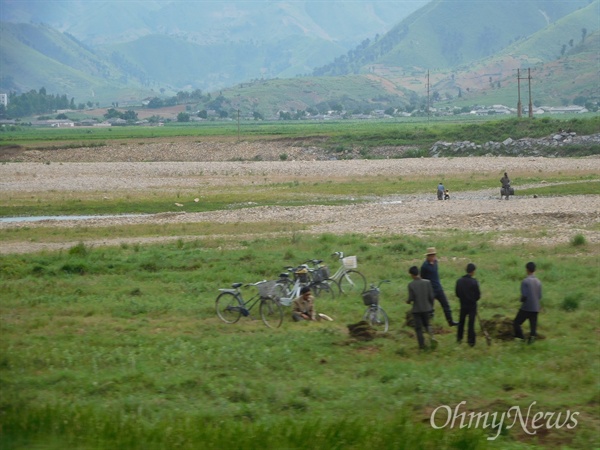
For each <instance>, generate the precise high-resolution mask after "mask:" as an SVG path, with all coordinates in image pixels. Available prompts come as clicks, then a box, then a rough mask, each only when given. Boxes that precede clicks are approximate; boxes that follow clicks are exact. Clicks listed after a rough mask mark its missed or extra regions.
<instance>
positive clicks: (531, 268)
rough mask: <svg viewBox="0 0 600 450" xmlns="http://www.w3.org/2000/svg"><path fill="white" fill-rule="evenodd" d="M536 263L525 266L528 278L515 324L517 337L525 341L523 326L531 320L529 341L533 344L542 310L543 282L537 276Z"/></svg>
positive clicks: (524, 284)
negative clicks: (539, 314)
mask: <svg viewBox="0 0 600 450" xmlns="http://www.w3.org/2000/svg"><path fill="white" fill-rule="evenodd" d="M535 269H536V266H535V263H534V262H533V261H530V262H528V263H527V264H525V270H526V271H527V278H525V279H524V280H523V281H522V282H521V308H520V309H519V312H518V313H517V317H515V320H514V322H513V327H514V331H515V337H516V338H517V339H521V340H525V336H524V335H523V329H522V328H521V325H523V323H524V322H525V321H526V320H529V340H528V343H530V344H531V343H532V342H533V341H534V340H535V337H536V336H537V318H538V313H539V312H540V310H541V309H542V305H541V300H542V282H541V281H540V280H539V279H538V278H537V277H536V276H535Z"/></svg>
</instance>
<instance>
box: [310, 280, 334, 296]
mask: <svg viewBox="0 0 600 450" xmlns="http://www.w3.org/2000/svg"><path fill="white" fill-rule="evenodd" d="M310 288H311V289H312V291H313V292H314V293H315V297H316V298H322V299H325V300H333V299H334V298H335V289H336V288H335V287H334V286H333V285H329V284H327V283H325V282H324V281H321V282H319V283H314V284H311V285H310Z"/></svg>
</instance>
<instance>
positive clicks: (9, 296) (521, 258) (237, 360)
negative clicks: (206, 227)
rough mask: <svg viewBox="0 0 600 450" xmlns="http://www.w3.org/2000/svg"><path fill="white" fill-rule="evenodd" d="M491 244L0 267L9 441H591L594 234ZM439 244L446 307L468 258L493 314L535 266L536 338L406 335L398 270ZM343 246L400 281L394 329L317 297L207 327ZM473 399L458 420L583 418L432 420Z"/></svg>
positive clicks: (349, 243) (342, 240)
mask: <svg viewBox="0 0 600 450" xmlns="http://www.w3.org/2000/svg"><path fill="white" fill-rule="evenodd" d="M491 237H492V236H490V235H487V234H467V233H462V232H459V231H457V232H451V233H449V234H448V235H445V236H432V237H431V239H427V240H423V239H416V238H407V237H404V236H389V237H385V238H381V237H379V238H371V237H368V236H361V235H346V236H333V235H321V236H309V235H303V234H302V233H301V232H294V233H289V234H288V233H284V234H283V236H282V237H280V238H275V239H266V238H257V239H254V240H251V241H241V242H240V241H238V240H236V239H235V237H232V239H228V238H226V237H222V238H219V239H213V240H211V239H203V240H202V241H200V240H198V241H192V242H182V241H177V242H175V243H173V244H165V245H156V246H143V245H122V246H121V247H115V248H97V249H92V248H87V247H86V246H85V245H78V246H75V247H73V248H71V249H70V250H69V251H64V252H58V253H45V254H32V255H19V256H3V257H2V258H1V259H0V279H1V282H2V286H3V295H2V298H3V300H2V303H1V310H0V312H1V316H2V323H1V326H2V329H1V335H2V340H1V349H2V352H1V354H2V357H1V359H0V381H1V383H2V390H1V393H0V396H1V405H2V432H1V434H0V442H1V444H2V448H7V449H8V448H15V449H16V448H50V449H52V448H56V449H59V448H82V449H83V448H109V447H110V448H140V449H141V448H190V449H191V448H215V449H217V448H240V449H242V448H244V449H246V448H273V449H279V448H298V449H300V448H323V449H325V448H328V449H329V448H340V449H342V448H364V447H365V446H369V447H372V448H378V449H387V448H407V449H408V448H432V449H433V448H502V449H504V448H550V447H552V448H556V447H559V446H562V448H593V447H595V446H597V445H600V441H599V440H598V431H599V430H598V400H599V391H598V388H599V384H598V381H599V380H598V369H599V367H598V361H599V360H598V341H597V327H598V317H599V316H598V314H599V310H598V304H599V303H598V302H599V301H600V297H599V292H598V284H597V275H598V264H599V261H598V254H599V252H598V247H597V246H592V245H590V244H589V243H587V242H585V239H583V242H581V240H580V239H579V240H573V243H571V244H568V245H557V246H554V247H535V246H531V245H525V246H524V245H518V246H517V245H515V246H512V247H505V246H502V247H498V246H496V245H493V244H490V243H489V242H490V238H491ZM430 245H435V246H436V247H437V248H438V251H439V252H440V256H441V263H440V264H441V275H442V282H443V283H444V285H445V288H446V291H447V293H448V295H449V297H450V299H451V304H452V306H453V309H454V311H455V314H456V311H457V300H456V299H455V298H454V296H453V295H452V289H453V283H454V280H455V279H456V278H458V277H459V276H460V275H461V274H462V273H463V270H464V266H465V264H466V262H468V261H474V262H476V264H477V265H478V267H479V270H478V274H477V276H478V279H479V281H480V283H481V287H482V291H483V299H482V301H481V311H480V312H481V315H482V317H483V318H485V319H490V318H492V317H493V316H494V315H496V314H499V315H502V316H506V317H510V318H512V317H513V316H514V314H515V313H516V311H517V309H518V304H519V302H518V298H519V282H520V280H521V279H522V278H523V276H524V264H525V262H527V261H528V260H529V259H534V260H535V261H536V262H537V263H538V267H539V270H538V276H539V278H540V279H541V280H542V282H543V283H544V311H543V312H542V313H541V315H540V330H539V332H540V334H541V335H542V336H543V339H540V340H538V341H537V342H536V343H535V344H534V345H529V346H528V345H525V344H522V343H519V342H512V341H509V342H502V341H498V340H497V341H494V342H493V344H492V346H490V347H488V346H486V345H485V340H484V339H483V338H482V336H479V340H478V344H477V346H476V347H474V348H469V347H465V346H458V345H457V344H456V343H455V336H454V334H453V333H454V330H453V329H449V328H448V327H447V326H446V325H445V323H443V318H442V317H440V316H441V310H440V308H439V305H438V306H437V307H436V310H437V316H438V317H436V319H435V321H434V323H435V325H436V328H437V329H438V332H439V336H438V339H439V341H440V344H439V347H438V349H437V350H435V352H425V353H423V352H419V351H418V350H417V345H416V340H415V338H414V335H413V333H412V329H411V328H409V327H406V326H405V325H404V314H405V312H406V311H407V309H408V306H407V305H406V304H404V301H405V299H406V293H405V291H406V284H407V283H408V281H409V280H408V277H407V275H406V270H407V269H408V267H409V266H410V265H412V264H420V263H421V262H422V259H423V258H422V254H423V249H424V248H425V247H427V246H430ZM337 250H342V251H345V252H346V254H356V255H358V258H359V269H360V270H361V271H363V272H364V274H365V275H366V276H367V279H368V280H371V281H377V280H379V279H383V278H387V279H390V280H392V283H391V284H389V285H383V286H382V296H381V305H382V306H383V307H384V308H385V309H386V310H387V312H388V314H389V315H390V317H391V325H390V331H389V333H387V334H385V335H381V336H380V337H377V338H376V339H374V340H372V341H368V342H361V341H356V340H354V339H352V338H350V336H349V334H348V330H347V328H346V325H347V324H351V323H356V322H357V321H358V320H360V318H361V317H362V313H363V312H364V309H365V307H364V306H363V305H362V302H361V300H360V297H359V296H358V295H354V296H346V297H339V298H336V299H335V300H333V301H321V302H320V303H318V304H317V305H318V309H319V310H320V311H322V312H325V313H326V314H328V315H330V316H332V317H333V318H334V322H321V323H294V322H292V321H291V319H290V318H289V316H287V315H286V319H285V321H284V324H283V325H282V327H281V328H280V329H276V330H271V329H267V328H266V327H265V326H264V325H263V324H262V322H261V321H260V319H259V317H258V316H257V315H255V314H253V316H252V317H250V318H242V320H241V321H240V322H239V323H237V324H234V325H227V324H224V323H222V322H220V321H219V320H218V318H217V317H216V315H215V312H214V299H215V298H216V296H217V294H218V288H221V287H228V286H229V285H230V284H231V283H233V282H236V281H244V282H254V281H258V280H260V279H265V278H273V277H275V276H276V275H277V273H279V272H280V271H281V270H282V268H283V266H285V265H289V264H297V263H300V262H302V261H304V260H306V259H309V258H315V257H323V258H324V259H326V260H327V259H328V258H329V256H328V255H329V254H331V252H333V251H337ZM575 261H576V267H577V269H576V270H573V268H574V267H573V264H574V262H575ZM329 262H330V264H331V266H332V267H334V264H333V261H331V260H329ZM244 292H245V293H246V294H248V293H249V292H248V291H244ZM525 330H527V327H525ZM574 380H576V381H574ZM462 401H465V402H466V406H464V408H465V411H467V412H481V413H485V412H489V413H490V414H491V413H493V412H497V413H498V414H501V413H502V412H506V411H508V410H509V409H510V408H511V407H520V408H521V409H522V410H523V414H525V413H526V411H527V409H528V408H529V407H530V406H531V405H532V404H533V402H535V404H534V405H533V406H532V412H531V415H533V414H534V413H537V412H540V411H543V412H556V413H561V414H562V415H563V419H561V420H564V415H565V414H567V411H570V412H571V413H574V412H577V413H578V415H577V416H576V419H577V426H576V427H575V428H573V429H568V428H567V427H566V426H565V427H562V428H556V427H554V428H551V427H550V429H544V430H541V431H540V432H539V433H537V434H536V435H533V436H529V435H527V434H526V433H525V431H524V430H523V429H522V427H521V426H520V425H519V424H518V423H517V424H516V425H515V426H512V427H508V425H509V422H508V421H507V422H506V423H505V426H504V428H502V429H493V428H491V427H487V428H484V427H483V426H479V427H478V428H470V429H469V428H466V427H465V428H464V429H460V428H459V427H458V425H457V426H456V427H455V428H454V429H449V427H446V428H445V429H440V430H436V429H433V428H432V427H431V425H430V422H429V420H430V417H431V414H432V412H433V411H434V410H435V408H438V407H440V406H441V405H450V406H451V407H452V408H454V407H456V405H458V404H459V403H460V402H462ZM441 411H443V410H441ZM439 414H440V415H439V416H437V415H436V418H437V419H440V420H441V423H442V424H443V422H444V421H445V419H443V417H444V416H443V415H442V414H441V412H440V413H439ZM510 423H512V422H510ZM561 423H562V421H561ZM440 426H441V425H440ZM529 431H531V430H529ZM496 435H497V437H496V438H495V439H494V440H487V439H486V438H487V437H490V438H491V437H494V436H496ZM42 443H43V444H44V445H43V446H42V447H36V445H42Z"/></svg>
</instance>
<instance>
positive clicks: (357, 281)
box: [325, 252, 367, 294]
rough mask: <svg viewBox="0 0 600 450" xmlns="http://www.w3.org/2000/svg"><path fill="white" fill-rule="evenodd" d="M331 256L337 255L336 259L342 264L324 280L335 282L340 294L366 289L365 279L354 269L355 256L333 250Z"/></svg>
mask: <svg viewBox="0 0 600 450" xmlns="http://www.w3.org/2000/svg"><path fill="white" fill-rule="evenodd" d="M332 256H337V257H338V260H339V261H341V263H342V264H341V266H340V267H339V268H338V269H337V270H336V272H335V273H334V274H333V275H332V276H331V277H329V278H328V279H327V280H325V281H326V282H330V280H331V282H333V281H334V282H335V283H336V284H337V287H338V289H339V292H340V293H341V294H348V293H350V292H365V290H366V289H367V279H366V278H365V276H364V275H363V274H362V273H360V272H359V271H358V270H356V268H357V267H358V263H357V261H356V256H346V257H344V252H335V253H332ZM331 284H333V283H331Z"/></svg>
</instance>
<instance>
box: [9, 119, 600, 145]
mask: <svg viewBox="0 0 600 450" xmlns="http://www.w3.org/2000/svg"><path fill="white" fill-rule="evenodd" d="M578 116H579V117H562V118H560V119H555V118H550V117H544V118H541V119H540V118H535V119H533V120H528V119H516V118H508V119H497V118H493V117H492V116H490V117H465V116H457V117H446V118H432V120H429V119H428V118H427V117H417V118H402V119H390V120H377V121H375V120H373V121H351V120H343V121H323V122H313V121H288V122H255V121H252V122H249V121H243V122H241V123H240V124H239V126H238V124H237V123H236V122H205V123H201V124H189V123H188V124H180V123H171V124H167V125H165V126H164V127H136V126H124V127H117V126H115V127H110V128H88V127H81V128H79V127H75V128H71V129H67V128H57V129H51V128H31V127H27V126H15V127H13V128H12V129H7V128H6V127H3V128H0V150H2V148H6V147H10V146H21V147H25V148H42V149H49V150H51V149H54V148H69V147H102V146H104V145H108V144H109V143H119V142H124V141H133V142H137V144H139V145H142V144H143V143H146V142H152V140H154V139H173V140H177V139H182V138H185V139H194V138H197V139H198V140H203V139H208V140H210V139H214V138H229V139H240V140H249V141H252V140H260V139H265V140H271V139H288V140H290V139H293V140H295V141H296V142H298V143H302V142H306V143H307V144H309V143H311V142H312V141H314V140H315V139H317V140H319V142H320V143H321V145H325V147H326V148H330V149H332V150H335V149H337V148H340V147H344V146H346V147H350V146H353V147H357V148H360V147H364V148H367V149H368V148H372V147H376V146H388V145H392V146H399V145H414V146H420V147H423V148H425V147H427V148H428V147H429V146H431V145H432V144H434V143H435V142H436V141H457V140H460V141H464V140H469V141H472V142H476V143H480V144H483V143H485V142H488V141H496V142H502V141H504V140H505V139H506V138H508V137H511V138H513V139H520V138H522V137H543V136H548V135H551V134H553V133H556V132H557V131H558V130H559V129H565V130H566V129H569V130H572V131H574V132H576V133H577V134H579V135H589V134H594V133H598V132H600V117H599V116H598V115H597V114H588V115H585V116H584V117H581V115H578ZM323 140H325V141H323ZM323 142H324V143H323Z"/></svg>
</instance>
